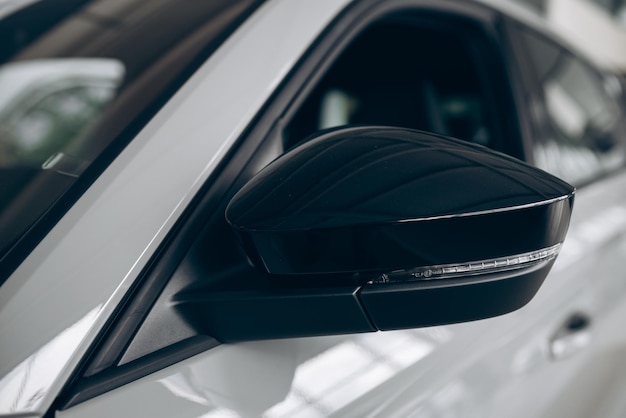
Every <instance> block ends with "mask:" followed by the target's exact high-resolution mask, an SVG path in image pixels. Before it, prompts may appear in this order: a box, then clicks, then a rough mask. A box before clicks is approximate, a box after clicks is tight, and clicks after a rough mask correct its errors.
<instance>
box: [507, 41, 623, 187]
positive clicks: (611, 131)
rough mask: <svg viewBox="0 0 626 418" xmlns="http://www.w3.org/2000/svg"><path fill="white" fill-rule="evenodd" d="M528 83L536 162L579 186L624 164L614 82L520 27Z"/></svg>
mask: <svg viewBox="0 0 626 418" xmlns="http://www.w3.org/2000/svg"><path fill="white" fill-rule="evenodd" d="M519 38H520V40H521V44H522V47H523V49H524V51H523V52H524V53H525V54H526V55H525V56H527V59H525V60H523V62H524V63H525V64H524V65H526V67H525V71H527V72H528V74H527V75H528V78H527V82H528V83H529V84H530V86H529V87H530V89H529V96H528V99H529V103H530V111H531V112H530V115H531V118H532V120H533V124H534V129H535V137H534V142H533V144H532V148H533V149H532V151H533V156H534V161H535V164H536V165H537V166H538V167H540V168H542V169H544V170H546V171H549V172H551V173H553V174H555V175H556V176H559V177H561V178H563V179H564V180H566V181H568V182H570V183H572V184H574V185H582V184H585V183H588V182H590V181H592V180H594V179H595V178H598V177H600V176H602V175H605V174H607V173H609V172H611V171H612V170H614V169H616V168H618V167H621V166H623V164H624V162H625V160H626V159H625V154H624V144H625V141H626V129H624V121H623V113H622V110H621V108H620V106H619V102H618V100H617V96H618V94H619V93H618V90H616V89H614V88H613V86H612V81H613V79H612V78H603V77H602V76H601V75H600V74H599V73H597V72H596V71H595V70H594V69H593V68H592V67H591V66H589V65H588V64H587V63H586V62H584V61H582V60H581V59H579V58H578V57H577V56H575V55H573V54H571V53H569V52H568V51H566V50H564V49H562V48H561V47H559V46H557V45H556V44H554V43H552V42H550V41H548V40H547V39H544V38H543V37H541V36H540V35H538V34H535V33H534V32H529V31H526V30H523V29H519Z"/></svg>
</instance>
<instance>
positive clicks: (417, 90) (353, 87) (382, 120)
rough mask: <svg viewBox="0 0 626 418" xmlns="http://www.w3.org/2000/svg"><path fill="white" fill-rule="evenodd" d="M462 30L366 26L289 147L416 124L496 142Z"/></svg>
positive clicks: (296, 121) (305, 110) (299, 117)
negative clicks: (321, 134) (348, 131)
mask: <svg viewBox="0 0 626 418" xmlns="http://www.w3.org/2000/svg"><path fill="white" fill-rule="evenodd" d="M460 32H461V31H460V30H459V33H457V30H456V29H454V28H451V27H449V26H446V25H441V26H433V25H429V26H427V25H423V24H420V22H419V21H415V22H413V21H411V20H408V19H406V20H401V21H397V20H390V21H385V22H381V23H379V24H376V25H373V26H372V27H370V28H368V29H366V30H365V31H364V33H363V34H361V35H360V36H359V37H358V38H356V39H355V41H353V43H352V44H351V45H350V46H349V47H348V48H347V49H346V50H345V51H344V52H343V53H342V55H341V56H340V57H339V58H338V59H337V61H336V62H335V63H334V64H333V66H332V67H331V68H330V69H329V70H328V72H327V73H326V74H325V76H324V77H323V79H322V80H321V81H320V82H319V83H318V85H317V87H316V88H315V89H314V91H313V92H312V93H311V94H310V95H309V97H308V98H307V100H306V101H305V103H304V104H303V105H302V106H301V108H300V110H299V111H298V112H297V113H296V114H295V116H294V117H293V118H292V119H291V122H290V124H289V125H288V126H287V129H286V131H285V133H284V138H285V146H286V148H289V147H291V146H293V145H294V144H296V143H297V142H299V141H300V140H302V139H304V138H306V137H307V136H308V135H310V134H311V133H313V132H315V131H317V130H320V129H325V128H330V127H337V126H343V125H351V124H371V125H391V126H399V127H406V128H413V129H419V130H424V131H430V132H435V133H440V134H443V135H448V136H453V137H457V138H460V139H464V140H468V141H472V142H475V143H479V144H482V145H487V146H493V145H494V138H493V137H494V132H493V127H492V124H491V121H492V119H491V115H490V114H489V113H488V112H487V105H488V104H487V100H486V94H485V89H484V83H483V82H482V80H481V79H480V73H479V71H478V68H477V65H476V59H475V56H473V55H472V53H471V52H470V51H471V50H470V44H469V42H467V41H466V39H464V38H463V36H461V33H460Z"/></svg>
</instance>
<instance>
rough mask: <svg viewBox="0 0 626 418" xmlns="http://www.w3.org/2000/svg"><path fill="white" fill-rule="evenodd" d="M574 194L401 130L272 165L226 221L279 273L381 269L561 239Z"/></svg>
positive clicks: (348, 132) (313, 142)
mask: <svg viewBox="0 0 626 418" xmlns="http://www.w3.org/2000/svg"><path fill="white" fill-rule="evenodd" d="M573 196H574V188H573V187H572V186H570V185H569V184H567V183H565V182H563V181H561V180H559V179H558V178H556V177H554V176H551V175H550V174H548V173H545V172H543V171H541V170H539V169H536V168H533V167H531V166H529V165H527V164H525V163H523V162H521V161H518V160H516V159H514V158H511V157H509V156H506V155H503V154H501V153H498V152H495V151H493V150H490V149H488V148H485V147H482V146H479V145H475V144H471V143H468V142H465V141H461V140H456V139H452V138H447V137H443V136H439V135H434V134H430V133H425V132H420V131H415V130H409V129H402V128H391V127H366V126H364V127H349V128H342V129H335V130H329V131H325V132H322V133H321V134H319V135H318V136H317V137H315V138H311V139H310V140H309V141H307V142H306V143H304V144H303V145H301V146H299V147H297V148H295V149H294V150H292V151H291V152H289V153H287V154H285V155H284V156H282V157H281V158H279V159H277V160H276V161H274V162H273V163H272V164H270V165H269V166H268V167H266V168H265V169H264V170H263V171H262V172H261V173H259V174H258V175H257V176H255V177H254V178H253V179H252V180H251V181H250V182H249V183H248V184H246V185H245V186H244V187H243V188H242V189H241V190H240V191H239V192H238V193H237V194H236V195H235V197H234V198H233V199H232V200H231V202H230V205H229V206H228V208H227V210H226V217H227V220H228V221H229V222H230V224H231V225H232V227H233V228H234V229H235V231H237V233H238V235H239V237H240V238H241V240H242V243H243V245H244V248H245V249H246V251H247V253H248V255H249V256H250V257H251V259H252V260H253V261H254V262H255V264H257V265H259V266H262V267H263V268H265V269H266V270H267V271H268V272H270V273H273V274H315V273H339V272H365V271H383V270H389V269H391V270H393V269H403V268H412V267H416V266H423V265H436V264H445V263H450V262H463V261H474V260H483V259H490V258H494V257H503V256H504V257H506V256H510V255H514V254H521V253H525V252H528V251H534V250H539V249H543V248H548V247H551V246H553V245H555V244H558V243H560V242H562V241H563V239H564V237H565V233H566V231H567V226H568V224H569V215H570V212H571V208H572V204H573Z"/></svg>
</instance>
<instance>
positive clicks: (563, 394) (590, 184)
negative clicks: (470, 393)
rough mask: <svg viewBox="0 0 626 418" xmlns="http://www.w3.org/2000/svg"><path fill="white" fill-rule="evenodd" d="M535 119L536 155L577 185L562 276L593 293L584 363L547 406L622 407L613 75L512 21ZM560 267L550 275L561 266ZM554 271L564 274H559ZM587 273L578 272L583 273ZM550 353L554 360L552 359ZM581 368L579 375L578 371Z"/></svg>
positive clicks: (618, 124)
mask: <svg viewBox="0 0 626 418" xmlns="http://www.w3.org/2000/svg"><path fill="white" fill-rule="evenodd" d="M510 31H511V32H510V35H511V37H512V39H513V42H514V46H515V48H516V51H517V53H518V63H519V67H520V68H521V69H522V71H523V72H524V77H523V79H524V83H525V89H524V90H525V92H526V93H525V95H524V96H525V97H524V100H525V101H526V102H527V103H528V106H527V108H528V109H529V110H530V112H529V120H530V121H531V124H532V127H533V135H532V137H531V142H530V148H531V153H532V155H531V158H533V160H534V163H535V164H536V165H537V166H539V167H541V168H543V169H545V170H547V171H549V172H552V173H553V174H555V175H558V176H559V177H561V178H563V179H566V180H567V181H569V182H570V183H571V184H574V185H576V186H577V187H578V191H577V198H576V199H577V203H576V211H575V214H574V215H573V217H572V223H571V225H570V234H569V237H568V244H567V245H568V246H569V247H570V249H571V253H567V252H565V253H564V254H563V256H566V257H565V259H562V260H560V261H561V266H563V267H562V269H563V270H566V271H568V272H569V273H567V276H568V277H567V279H566V280H571V281H572V282H574V281H580V280H586V281H587V283H588V289H587V290H586V293H587V294H588V297H590V298H591V299H592V304H591V307H590V308H591V310H590V311H588V312H585V313H584V315H585V317H586V321H589V323H590V333H589V335H588V336H587V337H586V338H587V339H588V340H589V341H587V342H586V343H585V344H587V345H588V346H587V347H586V348H585V349H584V350H583V351H584V353H583V352H581V356H583V357H586V360H585V365H584V366H582V367H581V368H580V369H579V370H577V371H576V372H575V374H574V375H573V376H572V377H571V379H570V382H569V383H568V384H567V385H565V386H564V387H563V388H562V389H561V391H560V394H559V396H558V397H557V398H556V399H555V403H554V404H553V406H552V407H551V408H550V409H549V411H550V414H552V415H559V416H580V417H583V416H621V415H623V414H624V413H625V412H624V411H625V409H624V403H623V401H622V400H621V399H620V397H619V396H618V395H617V394H616V390H617V391H619V389H618V388H621V387H623V385H624V381H623V376H624V374H623V370H624V367H625V362H624V359H625V358H626V357H624V354H623V353H624V335H623V333H621V332H620V331H619V329H620V325H619V324H621V323H623V320H624V312H625V310H624V309H625V307H624V301H625V300H626V299H624V282H625V276H624V274H623V272H622V271H621V268H620V267H619V264H620V262H619V260H620V259H622V257H623V255H624V242H625V241H624V240H625V238H626V236H625V232H626V230H625V225H624V207H625V206H624V205H625V204H626V198H625V196H624V194H623V193H622V192H621V191H622V190H623V189H624V187H626V184H625V181H626V176H625V174H624V163H625V160H626V157H625V155H626V154H625V153H624V149H625V147H626V125H625V122H624V120H625V119H624V115H625V113H624V108H623V106H622V105H621V104H620V97H621V91H620V89H619V85H616V84H615V83H614V78H613V76H612V75H611V74H603V73H602V72H600V71H599V70H597V69H595V68H594V67H593V66H592V65H591V64H589V63H588V62H587V61H586V60H585V59H584V58H582V57H581V56H579V55H577V54H575V53H574V52H572V51H571V50H569V49H567V48H566V47H564V46H563V45H557V44H556V43H555V42H554V41H553V40H550V39H547V38H546V37H545V36H544V35H541V34H540V33H538V32H537V31H535V30H533V29H531V28H529V27H527V26H525V25H522V24H519V23H517V24H512V25H511V27H510ZM560 270H561V269H559V268H557V271H556V272H554V273H553V275H558V274H560V273H561V272H560ZM561 274H562V273H561ZM583 276H584V277H586V279H582V277H583ZM555 360H556V359H555ZM582 376H585V377H584V378H582Z"/></svg>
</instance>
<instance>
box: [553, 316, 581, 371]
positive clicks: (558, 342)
mask: <svg viewBox="0 0 626 418" xmlns="http://www.w3.org/2000/svg"><path fill="white" fill-rule="evenodd" d="M590 342H591V318H590V317H589V316H588V315H586V314H584V313H581V312H576V313H574V314H572V315H570V316H569V317H568V318H567V320H565V322H564V323H563V324H562V325H561V326H560V327H559V329H558V330H557V331H556V332H555V333H554V334H553V335H552V337H551V338H550V359H551V360H554V361H557V360H563V359H565V358H567V357H570V356H572V355H574V354H576V353H577V352H579V351H580V350H582V349H584V348H585V347H587V346H588V345H589V343H590Z"/></svg>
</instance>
